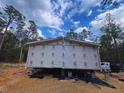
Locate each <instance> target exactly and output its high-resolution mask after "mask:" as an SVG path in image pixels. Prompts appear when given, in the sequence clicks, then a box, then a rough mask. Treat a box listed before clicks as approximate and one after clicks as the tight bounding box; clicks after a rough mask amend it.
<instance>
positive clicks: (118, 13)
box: [90, 4, 124, 31]
mask: <svg viewBox="0 0 124 93" xmlns="http://www.w3.org/2000/svg"><path fill="white" fill-rule="evenodd" d="M107 13H110V14H111V15H112V16H113V17H114V20H115V22H116V23H118V24H120V27H121V28H122V30H124V4H122V5H120V7H118V8H115V9H112V10H109V11H106V12H104V13H101V14H99V15H98V16H97V17H96V18H95V20H93V21H91V23H90V25H91V27H92V28H91V29H92V31H99V29H100V28H101V26H103V25H104V23H105V21H104V19H105V16H106V14H107Z"/></svg>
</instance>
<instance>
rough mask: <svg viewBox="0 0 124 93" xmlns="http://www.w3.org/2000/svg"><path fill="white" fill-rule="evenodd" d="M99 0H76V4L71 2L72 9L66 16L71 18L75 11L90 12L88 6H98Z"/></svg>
mask: <svg viewBox="0 0 124 93" xmlns="http://www.w3.org/2000/svg"><path fill="white" fill-rule="evenodd" d="M100 2H101V0H76V2H74V3H77V4H74V3H73V6H72V9H71V10H70V12H69V14H68V18H71V17H72V16H74V15H75V14H76V13H82V12H90V8H92V7H95V6H100Z"/></svg>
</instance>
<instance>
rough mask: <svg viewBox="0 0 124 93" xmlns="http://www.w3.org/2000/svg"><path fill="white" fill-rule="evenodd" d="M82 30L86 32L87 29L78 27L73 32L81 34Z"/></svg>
mask: <svg viewBox="0 0 124 93" xmlns="http://www.w3.org/2000/svg"><path fill="white" fill-rule="evenodd" d="M84 29H85V30H87V31H88V28H87V27H85V26H84V27H79V28H77V29H76V30H75V32H76V33H80V32H81V31H82V30H84Z"/></svg>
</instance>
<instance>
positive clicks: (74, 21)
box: [0, 0, 124, 38]
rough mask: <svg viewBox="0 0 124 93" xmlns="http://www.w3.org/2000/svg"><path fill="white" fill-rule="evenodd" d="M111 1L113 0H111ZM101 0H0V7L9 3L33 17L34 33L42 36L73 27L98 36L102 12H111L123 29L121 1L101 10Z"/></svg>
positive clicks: (123, 18)
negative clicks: (34, 23) (36, 32)
mask: <svg viewBox="0 0 124 93" xmlns="http://www.w3.org/2000/svg"><path fill="white" fill-rule="evenodd" d="M113 1H115V0H113ZM100 2H101V0H35V1H34V0H0V6H1V7H4V6H5V5H6V4H8V5H13V6H14V7H15V8H17V9H18V10H19V11H20V12H21V13H22V14H23V15H25V16H26V18H27V20H34V21H35V22H36V24H37V26H38V27H37V29H38V33H39V35H40V36H42V37H45V38H54V37H57V36H63V35H65V33H66V32H67V31H69V30H70V29H73V30H74V31H75V32H77V33H79V32H81V31H82V30H83V29H87V30H89V31H91V32H92V33H93V34H94V36H99V35H100V30H99V28H100V27H101V26H102V25H103V24H104V18H105V15H106V13H111V14H112V15H113V17H114V19H115V21H116V22H117V23H119V24H121V28H122V30H123V29H124V1H123V0H117V2H120V4H119V6H118V7H113V6H110V7H109V8H107V9H106V10H102V8H101V6H100Z"/></svg>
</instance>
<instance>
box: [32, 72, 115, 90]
mask: <svg viewBox="0 0 124 93" xmlns="http://www.w3.org/2000/svg"><path fill="white" fill-rule="evenodd" d="M46 76H51V77H53V78H57V79H58V80H67V79H74V80H75V81H78V80H82V81H84V82H86V83H89V82H90V83H92V84H96V85H101V86H105V87H109V88H114V89H115V88H116V87H115V86H114V85H112V84H110V83H108V82H107V81H104V80H102V79H99V78H98V77H96V78H94V79H93V78H91V77H90V76H88V75H87V76H85V77H84V76H73V77H68V76H67V75H65V76H61V74H60V72H59V71H58V72H56V73H55V72H50V71H49V72H43V71H39V72H37V73H35V74H33V76H31V78H40V79H42V78H44V77H46Z"/></svg>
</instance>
